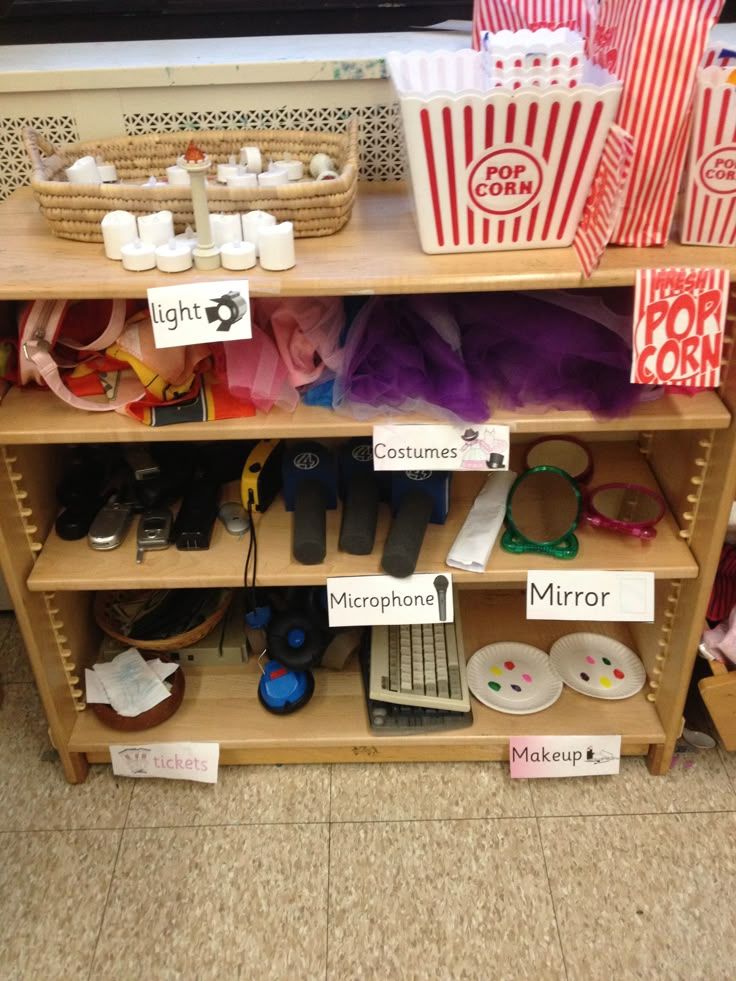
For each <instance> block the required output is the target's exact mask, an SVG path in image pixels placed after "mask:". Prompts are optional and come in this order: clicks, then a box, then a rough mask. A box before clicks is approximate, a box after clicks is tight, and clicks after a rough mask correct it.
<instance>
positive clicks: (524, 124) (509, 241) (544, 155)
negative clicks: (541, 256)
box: [387, 52, 621, 253]
mask: <svg viewBox="0 0 736 981" xmlns="http://www.w3.org/2000/svg"><path fill="white" fill-rule="evenodd" d="M451 55H452V52H447V57H448V58H449V57H451ZM422 57H426V56H424V55H421V54H419V53H417V54H416V55H389V57H388V59H387V60H388V64H389V71H390V75H391V77H392V79H393V81H394V84H395V85H396V88H397V91H398V94H399V104H400V107H401V115H402V123H403V130H404V137H405V140H406V149H407V157H408V162H409V171H410V176H411V184H412V192H413V197H414V210H415V216H416V221H417V226H418V231H419V239H420V243H421V247H422V249H423V250H424V251H425V252H428V253H443V252H490V251H499V250H510V249H536V248H545V247H548V248H553V247H563V246H568V245H570V244H571V243H572V241H573V238H574V237H575V232H576V229H577V225H578V221H579V220H580V215H581V213H582V210H583V206H584V204H585V200H586V197H587V195H588V191H589V189H590V185H591V181H592V179H593V176H594V174H595V172H596V168H597V165H598V161H599V158H600V156H601V151H602V149H603V145H604V143H605V140H606V136H607V134H608V130H609V126H610V124H611V122H612V120H613V118H614V116H615V113H616V108H617V106H618V100H619V96H620V92H621V86H620V83H618V82H617V80H616V79H614V78H613V76H611V75H609V74H608V73H607V72H605V71H603V70H602V69H600V68H598V67H597V66H591V65H588V66H586V73H585V74H584V76H583V79H582V81H581V82H579V83H576V84H575V87H570V85H571V84H572V82H570V83H568V84H564V83H560V84H557V85H554V86H551V85H550V86H521V87H519V88H516V89H515V88H513V87H511V86H499V87H497V88H493V89H491V90H490V91H461V92H447V91H445V92H437V93H435V94H430V95H427V94H424V93H422V94H418V93H416V92H407V91H405V90H403V85H404V82H405V81H406V78H407V76H406V74H405V73H404V72H403V71H402V67H403V65H402V62H403V61H405V60H406V59H412V58H422Z"/></svg>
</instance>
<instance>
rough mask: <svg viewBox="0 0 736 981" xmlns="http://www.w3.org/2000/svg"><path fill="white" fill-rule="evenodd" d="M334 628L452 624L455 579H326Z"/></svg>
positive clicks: (421, 575)
mask: <svg viewBox="0 0 736 981" xmlns="http://www.w3.org/2000/svg"><path fill="white" fill-rule="evenodd" d="M327 611H328V613H329V617H330V626H331V627H363V626H369V625H370V624H373V623H398V624H402V623H449V622H451V621H453V620H454V619H455V608H454V605H453V602H452V576H450V575H446V574H445V573H444V572H442V573H440V574H439V575H436V576H435V575H432V573H418V574H417V575H414V576H407V577H406V579H396V578H394V577H393V576H342V577H339V578H330V579H328V580H327Z"/></svg>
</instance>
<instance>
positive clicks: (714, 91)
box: [680, 67, 736, 245]
mask: <svg viewBox="0 0 736 981" xmlns="http://www.w3.org/2000/svg"><path fill="white" fill-rule="evenodd" d="M732 72H733V69H732V68H715V67H714V68H706V69H705V70H704V71H701V72H700V73H699V75H698V84H697V86H696V90H695V107H694V112H693V132H692V139H691V142H690V156H689V163H688V170H687V183H686V192H685V209H684V212H683V216H682V227H681V229H680V238H681V240H682V241H683V242H685V243H686V244H689V245H736V85H733V84H730V83H729V82H728V78H729V76H730V75H731V74H732Z"/></svg>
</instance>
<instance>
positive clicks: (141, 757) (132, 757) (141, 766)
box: [120, 746, 151, 776]
mask: <svg viewBox="0 0 736 981" xmlns="http://www.w3.org/2000/svg"><path fill="white" fill-rule="evenodd" d="M150 755H151V750H150V748H149V747H148V746H129V747H126V748H125V749H122V750H121V751H120V756H121V757H122V758H123V759H124V760H125V762H126V763H127V765H128V769H129V770H130V773H131V775H132V776H141V775H142V774H147V773H148V758H149V756H150Z"/></svg>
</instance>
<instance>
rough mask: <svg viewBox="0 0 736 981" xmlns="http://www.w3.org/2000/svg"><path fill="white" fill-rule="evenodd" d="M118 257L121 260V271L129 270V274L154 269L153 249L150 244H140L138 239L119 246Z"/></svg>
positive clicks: (154, 251) (154, 253) (154, 257)
mask: <svg viewBox="0 0 736 981" xmlns="http://www.w3.org/2000/svg"><path fill="white" fill-rule="evenodd" d="M120 255H121V258H122V260H123V269H130V270H131V272H142V271H143V270H144V269H155V268H156V249H155V247H154V246H153V245H151V243H150V242H141V240H140V239H139V238H137V239H136V240H135V242H129V243H128V244H127V245H123V246H121V248H120Z"/></svg>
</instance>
